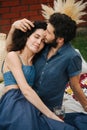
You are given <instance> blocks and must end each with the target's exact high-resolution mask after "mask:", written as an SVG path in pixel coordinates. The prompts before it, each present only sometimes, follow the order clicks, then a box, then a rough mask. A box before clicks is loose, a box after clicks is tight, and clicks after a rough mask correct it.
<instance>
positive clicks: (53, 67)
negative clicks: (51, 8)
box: [7, 13, 87, 111]
mask: <svg viewBox="0 0 87 130" xmlns="http://www.w3.org/2000/svg"><path fill="white" fill-rule="evenodd" d="M30 26H33V24H32V22H30V21H28V20H27V19H23V20H19V21H16V22H15V23H14V24H13V25H12V28H11V30H10V32H9V35H8V38H7V43H9V42H11V36H12V33H13V31H14V30H15V28H18V29H21V30H22V31H26V29H30ZM76 28H77V27H76V22H75V21H73V20H72V19H71V18H70V17H68V16H67V15H65V14H60V13H54V14H52V15H51V16H50V19H49V22H48V25H47V30H46V33H45V37H46V40H45V42H46V47H45V48H44V50H43V51H42V53H41V55H39V57H38V58H37V60H36V62H35V69H36V79H35V84H34V86H33V88H34V90H35V91H36V92H37V94H38V95H39V96H40V98H41V99H42V101H43V102H44V103H45V104H46V105H47V106H48V107H49V108H50V109H51V110H52V111H53V109H54V107H56V106H61V105H62V100H63V95H64V90H65V87H66V84H67V83H68V82H70V85H71V87H72V90H73V92H74V94H75V95H76V96H77V98H78V100H79V101H80V103H81V105H82V106H83V108H84V110H85V111H87V99H86V97H85V95H84V93H83V91H82V89H81V87H80V84H79V77H80V73H81V66H82V61H81V57H80V55H79V54H78V53H77V52H76V51H75V49H74V48H73V47H72V46H71V44H70V41H71V40H72V39H73V38H74V37H75V35H76Z"/></svg>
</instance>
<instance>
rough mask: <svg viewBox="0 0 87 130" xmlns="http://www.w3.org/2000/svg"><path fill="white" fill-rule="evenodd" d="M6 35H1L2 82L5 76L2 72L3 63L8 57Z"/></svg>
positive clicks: (0, 66)
mask: <svg viewBox="0 0 87 130" xmlns="http://www.w3.org/2000/svg"><path fill="white" fill-rule="evenodd" d="M6 54H7V51H6V34H5V33H0V82H1V81H3V76H2V72H1V68H2V63H3V61H4V59H5V57H6Z"/></svg>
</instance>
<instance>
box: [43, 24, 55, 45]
mask: <svg viewBox="0 0 87 130" xmlns="http://www.w3.org/2000/svg"><path fill="white" fill-rule="evenodd" d="M54 40H55V34H54V27H53V26H52V25H51V24H50V23H48V25H47V29H46V32H45V43H47V44H51V43H53V41H54Z"/></svg>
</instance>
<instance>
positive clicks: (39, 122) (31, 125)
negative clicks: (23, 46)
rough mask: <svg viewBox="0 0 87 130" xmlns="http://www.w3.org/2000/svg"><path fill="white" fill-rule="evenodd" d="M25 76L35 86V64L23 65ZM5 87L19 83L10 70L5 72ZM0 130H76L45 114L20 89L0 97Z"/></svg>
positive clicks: (12, 90)
mask: <svg viewBox="0 0 87 130" xmlns="http://www.w3.org/2000/svg"><path fill="white" fill-rule="evenodd" d="M22 70H23V73H24V75H25V78H26V80H27V82H28V83H29V85H30V86H33V83H34V77H35V69H34V66H33V65H32V66H25V65H22ZM3 77H4V83H5V87H6V86H7V85H12V84H17V82H16V81H15V79H14V76H13V75H12V73H11V72H10V71H8V72H6V73H4V74H3ZM0 130H76V128H74V127H73V126H70V125H68V124H66V123H63V122H59V121H56V120H53V119H50V118H48V117H46V116H45V115H43V114H42V113H41V112H40V111H39V110H38V109H37V108H36V107H34V106H33V105H32V104H31V103H30V102H29V101H27V99H26V98H25V97H24V95H23V94H22V92H21V91H20V89H11V90H9V91H8V92H7V93H5V94H4V95H3V96H2V98H1V99H0Z"/></svg>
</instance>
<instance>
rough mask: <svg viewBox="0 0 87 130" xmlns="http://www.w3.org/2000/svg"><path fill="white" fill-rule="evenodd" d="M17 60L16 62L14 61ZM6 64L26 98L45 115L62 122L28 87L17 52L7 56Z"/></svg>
mask: <svg viewBox="0 0 87 130" xmlns="http://www.w3.org/2000/svg"><path fill="white" fill-rule="evenodd" d="M14 59H15V60H14ZM6 63H7V66H8V68H9V69H10V70H11V72H12V73H13V75H14V77H15V79H16V81H17V83H18V86H19V88H20V90H21V91H22V93H23V95H24V96H25V98H26V99H27V100H28V101H29V102H31V103H32V104H33V105H34V106H35V107H36V108H37V109H39V110H40V111H41V112H42V113H43V114H44V115H46V116H47V117H49V118H52V119H55V120H58V121H62V120H61V119H60V118H59V117H57V116H56V115H55V114H54V113H53V112H52V111H50V109H48V108H47V107H46V105H45V104H44V103H43V102H42V101H41V99H40V98H39V96H38V95H37V94H36V92H35V91H34V90H33V89H32V88H31V87H30V86H29V85H28V83H27V82H26V79H25V77H24V74H23V71H22V69H21V63H20V60H19V58H18V56H17V54H16V53H15V52H10V53H8V55H7V58H6Z"/></svg>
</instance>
